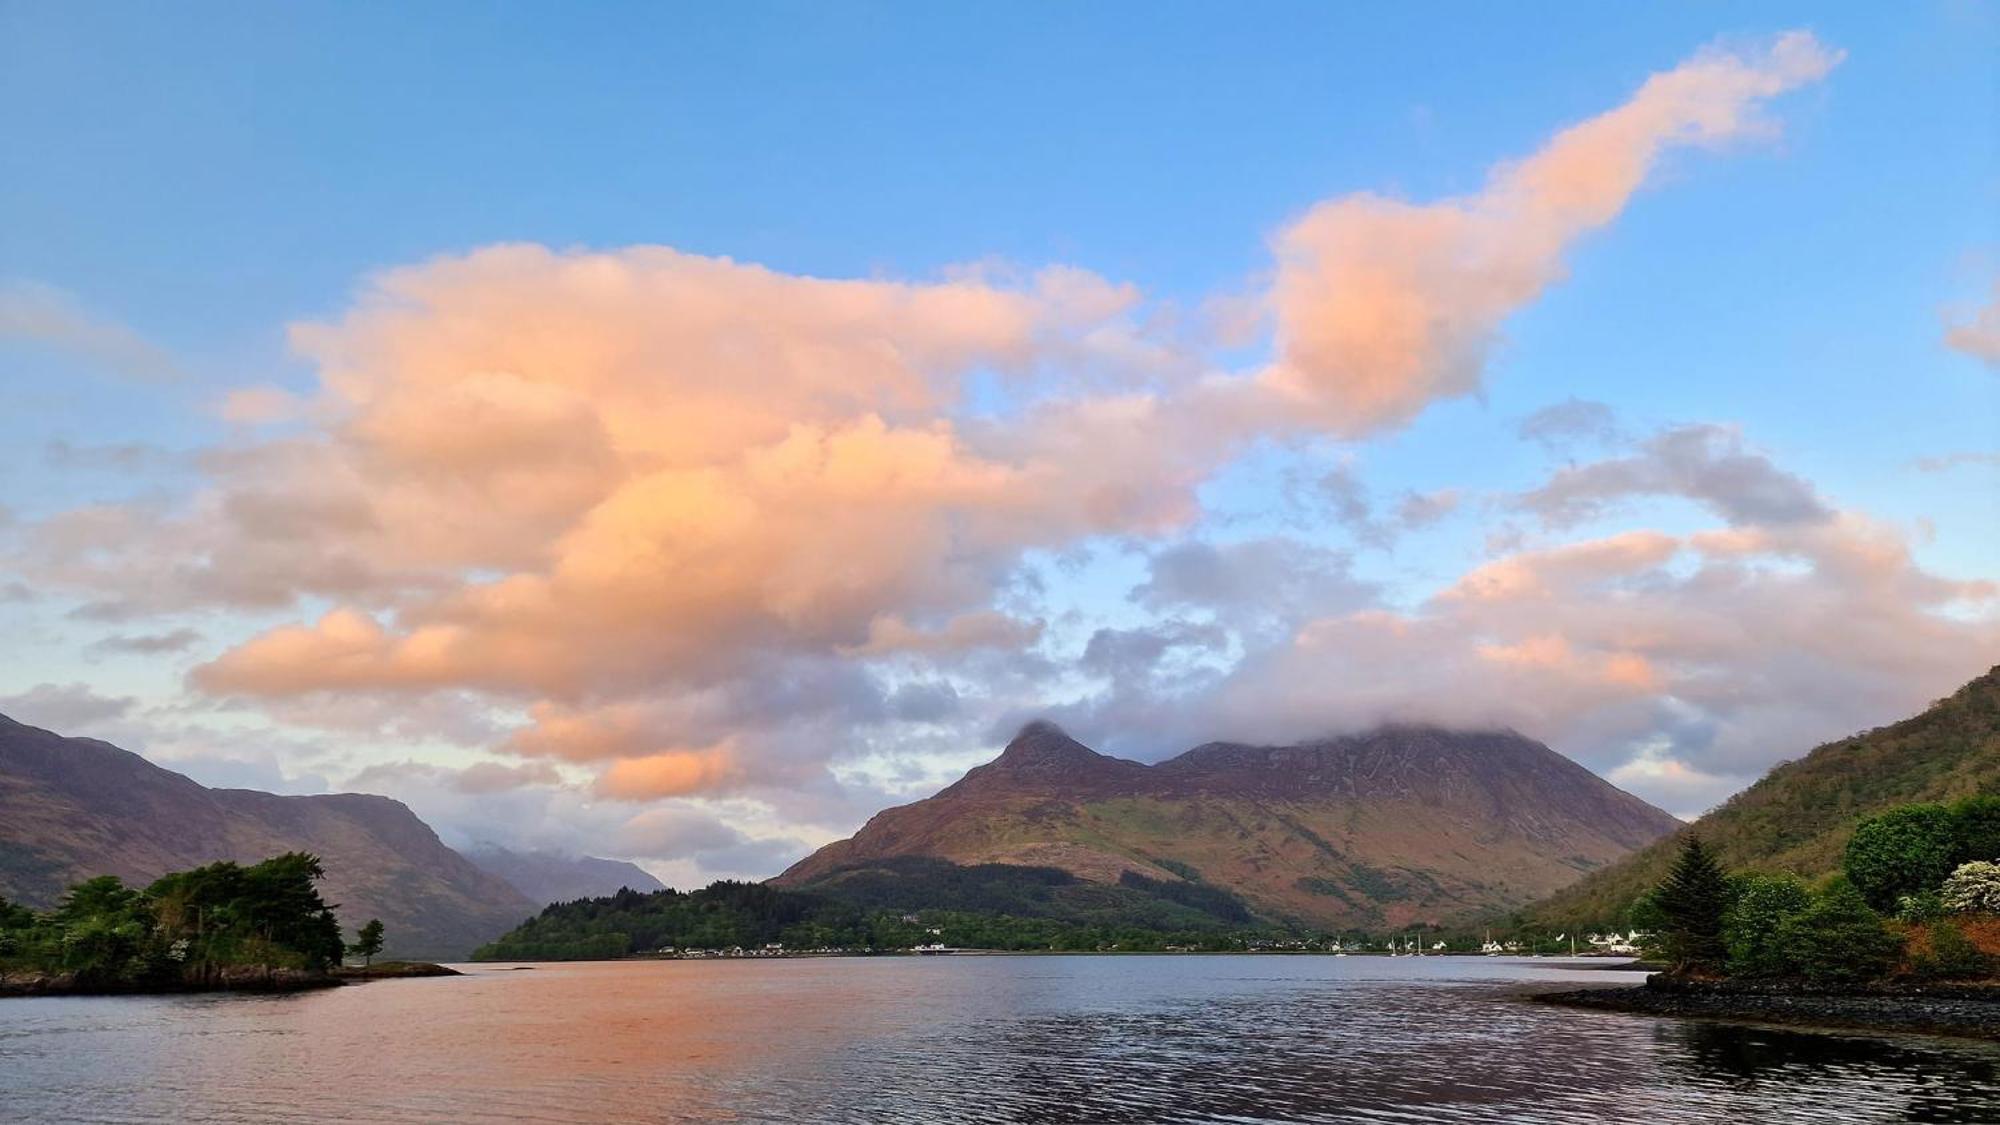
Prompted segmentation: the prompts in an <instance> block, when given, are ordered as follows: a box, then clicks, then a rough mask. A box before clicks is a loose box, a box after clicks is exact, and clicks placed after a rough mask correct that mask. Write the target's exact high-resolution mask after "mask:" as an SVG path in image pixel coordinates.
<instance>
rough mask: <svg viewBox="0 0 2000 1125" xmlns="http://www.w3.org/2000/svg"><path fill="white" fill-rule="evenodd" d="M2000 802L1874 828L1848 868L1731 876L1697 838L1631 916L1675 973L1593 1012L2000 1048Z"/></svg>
mask: <svg viewBox="0 0 2000 1125" xmlns="http://www.w3.org/2000/svg"><path fill="white" fill-rule="evenodd" d="M1996 856H2000V797H1993V796H1975V797H1969V798H1966V799H1964V800H1961V801H1959V802H1957V803H1955V804H1952V805H1943V804H1935V803H1929V804H1913V805H1904V806H1900V807H1897V808H1892V809H1889V810H1888V811H1886V812H1883V813H1880V814H1878V815H1876V816H1872V817H1869V818H1867V819H1865V820H1863V821H1861V822H1860V823H1859V824H1858V825H1857V826H1856V827H1855V830H1854V833H1853V836H1852V837H1851V838H1850V840H1849V842H1848V844H1847V848H1846V851H1845V853H1844V855H1843V857H1842V869H1841V871H1840V872H1839V873H1837V874H1835V875H1832V876H1829V877H1828V878H1826V879H1825V880H1823V881H1821V882H1820V883H1819V884H1818V885H1816V886H1808V885H1807V884H1806V883H1805V882H1804V881H1802V880H1800V879H1799V878H1797V877H1796V876H1793V875H1786V874H1769V873H1762V872H1739V873H1730V872H1727V871H1725V870H1724V869H1723V868H1722V866H1721V865H1720V864H1719V863H1718V862H1717V861H1716V860H1715V858H1714V856H1713V855H1712V854H1711V853H1710V852H1709V850H1708V848H1707V847H1706V846H1705V845H1704V844H1703V843H1702V841H1701V839H1700V838H1699V837H1698V836H1697V835H1695V834H1693V833H1689V834H1688V835H1687V836H1686V837H1685V838H1684V839H1683V840H1682V843H1681V850H1680V854H1679V856H1678V857H1677V858H1676V860H1675V862H1674V866H1673V868H1672V870H1671V871H1669V872H1668V874H1667V876H1666V878H1665V879H1664V880H1662V881H1661V883H1660V884H1659V886H1657V887H1655V888H1654V889H1653V890H1652V891H1651V892H1649V893H1648V894H1646V895H1645V896H1644V897H1642V898H1641V899H1640V900H1639V902H1638V903H1636V904H1635V905H1634V907H1633V910H1632V920H1633V922H1634V923H1635V924H1636V925H1637V926H1639V927H1641V928H1644V929H1647V930H1650V931H1652V932H1653V933H1654V934H1655V936H1656V941H1657V948H1658V952H1659V953H1660V954H1662V955H1663V956H1664V958H1665V960H1666V962H1667V964H1668V968H1667V969H1666V970H1664V971H1662V972H1659V973H1655V974H1653V975H1652V976H1650V977H1648V978H1647V979H1646V982H1645V983H1644V984H1643V985H1640V986H1637V987H1630V988H1587V989H1579V990H1574V991H1567V992H1555V993H1544V994H1541V995H1538V996H1536V997H1535V999H1538V1000H1541V1001H1544V1002H1547V1003H1553V1004H1563V1005H1567V1006H1571V1007H1578V1008H1591V1009H1597V1010H1606V1011H1621V1012H1634V1013H1643V1014H1648V1015H1663V1016H1684V1017H1695V1018H1710V1019H1731V1020H1741V1021H1751V1022H1759V1023H1777V1024H1792V1025H1808V1026H1820V1027H1848V1028H1862V1029H1868V1030H1886V1031H1908V1032H1920V1033H1927V1034H1943V1035H1963V1036H1973V1037H1977V1038H1982V1039H2000V861H1996V860H1995V858H1994V857H1996Z"/></svg>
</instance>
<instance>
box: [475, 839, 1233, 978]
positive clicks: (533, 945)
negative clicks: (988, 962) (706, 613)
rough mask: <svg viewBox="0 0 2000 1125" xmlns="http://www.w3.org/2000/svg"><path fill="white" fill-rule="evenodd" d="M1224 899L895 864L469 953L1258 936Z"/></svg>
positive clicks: (1181, 890)
mask: <svg viewBox="0 0 2000 1125" xmlns="http://www.w3.org/2000/svg"><path fill="white" fill-rule="evenodd" d="M1255 928H1256V927H1255V924H1254V919H1253V918H1252V916H1251V914H1250V912H1249V910H1247V909H1246V908H1245V907H1244V905H1243V904H1242V903H1241V902H1240V901H1238V900H1237V899H1236V898H1234V897H1233V896H1231V895H1229V894H1227V893H1225V892H1222V891H1218V890H1216V889H1214V888H1211V887H1204V886H1201V885H1199V884H1195V883H1188V882H1184V881H1175V882H1171V883H1168V882H1160V881H1156V880H1151V879H1147V878H1144V877H1142V876H1138V875H1131V874H1128V875H1126V877H1125V878H1124V879H1123V880H1122V881H1120V882H1119V883H1117V884H1105V883H1093V882H1091V881H1089V880H1087V879H1079V878H1077V877H1076V876H1074V875H1071V874H1070V873H1068V872H1066V871H1058V870H1056V869H1054V868H1050V867H1021V866H1015V865H1011V864H974V865H971V866H959V865H956V864H952V863H948V862H946V861H944V860H938V859H922V858H916V857H903V858H898V859H888V860H882V861H880V862H879V863H878V864H876V865H873V866H871V867H868V868H864V869H856V870H852V871H847V872H842V873H839V874H836V875H835V876H833V877H832V878H830V879H827V880H824V881H822V882H820V883H818V884H815V885H814V886H813V887H812V888H810V889H808V890H794V889H788V888H780V887H773V886H771V885H769V884H758V883H735V882H729V881H722V882H717V883H714V884H711V885H710V886H708V887H705V888H703V889H701V890H698V891H690V892H685V893H684V892H681V891H673V890H662V891H655V892H653V893H651V894H641V893H639V892H638V891H634V890H621V891H619V892H618V893H616V894H613V895H606V896H603V897H600V898H594V899H584V900H579V901H575V902H560V903H553V904H551V905H549V906H547V907H545V908H543V910H542V912H541V913H540V914H538V915H536V916H535V917H533V918H530V919H528V920H527V921H526V922H523V923H522V924H521V925H520V926H518V927H516V928H514V929H513V930H510V931H509V932H507V933H506V934H504V935H502V936H501V937H499V938H497V939H496V940H494V941H493V942H492V943H490V944H488V945H485V946H482V947H480V949H479V950H478V951H477V952H476V953H475V954H474V956H475V958H476V959H479V960H499V961H506V960H544V959H547V960H570V959H582V958H600V957H624V956H627V955H630V954H634V953H649V952H652V951H654V950H658V949H662V948H674V949H710V950H714V949H729V948H731V947H741V948H745V949H754V948H758V947H761V946H763V945H765V944H767V943H772V942H777V943H782V944H784V945H786V946H788V947H790V948H792V949H795V950H797V949H824V948H840V949H864V948H866V949H908V948H910V947H912V946H917V945H926V944H930V943H932V942H939V943H947V942H948V943H950V944H954V945H962V946H966V947H970V948H976V949H1161V948H1164V947H1165V946H1167V945H1168V944H1181V945H1195V946H1204V947H1214V948H1240V947H1241V940H1242V938H1243V937H1244V936H1246V934H1248V933H1250V932H1252V931H1254V930H1255Z"/></svg>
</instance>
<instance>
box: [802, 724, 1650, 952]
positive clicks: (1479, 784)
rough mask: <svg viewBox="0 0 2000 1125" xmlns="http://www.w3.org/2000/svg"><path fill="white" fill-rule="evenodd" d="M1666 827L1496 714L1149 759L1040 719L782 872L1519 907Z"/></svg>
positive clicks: (1295, 919) (1357, 905) (1397, 920)
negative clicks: (1475, 726)
mask: <svg viewBox="0 0 2000 1125" xmlns="http://www.w3.org/2000/svg"><path fill="white" fill-rule="evenodd" d="M1679 827H1681V822H1680V821H1678V820H1676V819H1675V818H1674V817H1672V816H1670V815H1668V814H1667V813H1665V812H1662V811H1661V810H1659V809H1657V808H1654V807H1653V806H1651V805H1649V804H1647V803H1646V802H1644V801H1642V800H1640V799H1639V798H1637V797H1634V796H1632V795H1631V794H1629V793H1626V792H1624V791H1622V790H1620V789H1617V788H1616V787H1614V786H1612V785H1611V784H1610V783H1608V782H1606V781H1604V780H1603V779H1602V778H1599V777H1598V776H1597V775H1596V774H1593V773H1591V772H1590V771H1589V770H1587V769H1584V768H1583V767H1582V766H1579V765H1577V764H1576V763H1574V762H1572V761H1570V760H1569V759H1567V758H1565V757H1563V756H1562V755H1560V754H1558V753H1556V752H1555V751H1553V750H1550V749H1549V748H1548V747H1546V746H1544V745H1542V744H1541V743H1538V742H1534V741H1532V740H1530V739H1527V738H1523V737H1522V736H1520V735H1517V734H1513V733H1510V732H1455V731H1447V730H1442V729H1437V728H1432V727H1389V728H1383V729H1380V730H1376V731H1373V732H1370V733H1367V734H1362V735H1355V736H1350V737H1343V738H1335V739H1328V740H1324V741H1319V742H1311V743H1303V744H1300V745H1295V746H1247V745H1241V744H1237V743H1226V742H1216V743H1209V744H1206V745H1203V746H1197V747H1195V748H1194V749H1192V750H1189V751H1187V752H1186V753H1184V754H1182V755H1180V756H1179V757H1176V758H1172V759H1170V760H1168V761H1164V762H1161V763H1159V764H1157V765H1150V766H1149V765H1142V764H1140V763H1138V762H1132V761H1126V760H1123V759H1119V758H1112V757H1107V756H1105V755H1103V754H1099V753H1097V752H1096V751H1094V750H1091V749H1090V748H1089V747H1087V746H1084V745H1083V744H1082V743H1079V742H1077V741H1076V740H1075V739H1072V738H1070V737H1069V736H1068V735H1067V734H1065V733H1063V732H1062V731H1061V730H1060V729H1058V728H1056V727H1054V726H1052V725H1050V724H1046V723H1034V724H1030V725H1029V726H1028V727H1026V728H1024V729H1023V730H1022V731H1021V733H1020V734H1019V735H1018V736H1017V737H1016V738H1015V739H1014V740H1013V741H1012V742H1011V743H1009V744H1008V746H1007V748H1006V750H1005V751H1004V752H1003V753H1002V754H1001V755H1000V756H999V757H998V758H997V759H995V760H994V761H992V762H989V763H987V764H986V765H983V766H979V767H977V768H975V769H973V770H971V771H970V772H968V773H967V774H966V775H965V776H964V777H963V778H961V779H960V780H959V781H958V782H956V783H954V784H953V785H951V786H949V787H947V788H946V789H944V790H943V791H941V792H939V793H938V794H937V795H935V796H933V797H930V798H927V799H925V800H922V801H918V802H916V803H914V804H909V805H903V806H900V807H898V808H892V809H887V810H884V811H883V812H881V813H879V814H877V815H876V816H875V817H874V818H873V819H871V820H870V821H869V822H868V823H867V824H866V825H865V826H863V827H862V829H861V830H860V831H859V832H857V833H855V834H854V836H852V837H851V838H849V839H846V840H841V841H838V842H835V843H832V844H829V845H827V846H826V847H824V848H821V849H820V850H819V851H817V852H815V853H813V854H812V855H810V856H808V857H806V858H805V859H804V860H801V861H800V862H799V863H798V864H796V865H794V866H793V867H792V868H791V869H790V870H788V871H786V872H785V873H784V874H783V875H781V876H779V878H778V879H777V880H776V882H777V883H778V884H779V885H781V886H793V887H807V886H810V887H815V888H818V889H823V890H828V891H838V889H839V888H840V887H841V885H842V884H843V883H846V882H850V881H855V880H868V881H869V882H870V884H871V893H872V895H873V897H874V898H875V899H876V900H877V901H881V902H887V901H889V897H890V896H889V895H888V892H886V891H885V890H883V888H882V884H883V883H884V881H885V880H886V879H889V878H890V877H891V876H892V875H893V873H894V870H895V868H896V864H895V863H894V861H896V860H900V859H904V858H907V857H928V858H932V859H939V860H948V861H950V862H952V863H956V864H996V863H997V864H1012V865H1020V866H1027V867H1045V868H1057V869H1060V870H1062V871H1066V872H1069V873H1070V874H1072V875H1075V876H1079V877H1081V878H1083V879H1086V880H1090V881H1094V882H1098V883H1103V884H1117V883H1120V882H1121V881H1124V882H1127V883H1128V884H1129V883H1130V882H1131V881H1132V880H1133V879H1134V878H1137V879H1144V880H1149V881H1155V880H1156V881H1162V882H1166V883H1169V884H1172V883H1182V884H1190V885H1198V886H1202V887H1207V888H1212V889H1215V890H1220V891H1225V892H1227V893H1229V894H1232V895H1234V896H1236V897H1237V898H1239V899H1240V900H1241V901H1242V902H1244V903H1245V904H1246V905H1247V906H1248V907H1249V909H1250V910H1251V911H1253V912H1254V913H1255V914H1256V915H1258V916H1259V917H1261V918H1263V919H1265V920H1268V921H1272V922H1278V923H1286V924H1296V925H1309V926H1319V927H1357V928H1379V927H1393V926H1401V925H1405V924H1408V923H1411V922H1417V921H1448V920H1454V919H1458V920H1463V919H1466V918H1471V917H1475V916H1478V915H1481V914H1488V913H1492V912H1495V911H1500V910H1505V909H1508V908H1512V907H1518V906H1520V905H1522V904H1524V903H1528V902H1531V901H1534V900H1536V899H1538V898H1541V897H1543V896H1546V895H1548V894H1550V893H1551V892H1553V891H1555V890H1557V889H1559V888H1561V887H1563V886H1566V885H1568V884H1569V883H1572V882H1574V881H1575V880H1576V879H1578V878H1580V877H1582V876H1583V875H1584V874H1586V873H1587V872H1590V871H1593V870H1596V869H1598V868H1601V867H1603V866H1605V865H1606V864H1609V863H1611V862H1613V861H1615V860H1617V859H1619V858H1621V857H1623V856H1625V855H1627V854H1629V853H1631V852H1632V851H1634V850H1635V849H1638V848H1641V847H1644V846H1646V845H1648V844H1650V843H1652V842H1653V841H1655V840H1658V839H1660V838H1661V837H1662V836H1665V835H1668V834H1669V833H1672V832H1673V831H1675V830H1676V829H1677V828H1679ZM915 893H920V892H916V891H913V894H915ZM901 905H906V906H909V907H912V908H916V907H922V906H925V905H927V904H926V903H923V902H918V901H912V902H908V903H903V904H901Z"/></svg>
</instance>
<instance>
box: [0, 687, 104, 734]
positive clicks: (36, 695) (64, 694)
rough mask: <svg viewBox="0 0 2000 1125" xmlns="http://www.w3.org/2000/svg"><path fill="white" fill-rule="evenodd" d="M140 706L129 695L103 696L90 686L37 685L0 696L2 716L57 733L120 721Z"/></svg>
mask: <svg viewBox="0 0 2000 1125" xmlns="http://www.w3.org/2000/svg"><path fill="white" fill-rule="evenodd" d="M136 703H137V701H136V700H134V699H133V698H132V697H130V696H124V695H119V696H111V695H100V694H98V693H97V692H96V691H95V690H93V689H92V688H91V687H90V686H89V685H87V684H36V685H35V686H34V687H31V688H29V689H28V690H26V691H23V692H17V693H15V694H13V695H5V696H0V714H4V715H6V716H8V717H9V718H12V719H15V720H17V721H19V722H23V723H28V724H30V725H32V726H38V727H45V728H47V729H49V730H52V731H55V732H56V733H58V734H71V733H74V732H75V731H77V730H79V729H81V728H85V727H90V726H94V725H97V724H100V723H104V722H107V721H109V720H113V719H120V718H123V717H125V716H126V715H127V714H129V713H130V712H131V710H132V708H133V706H134V705H135V704H136Z"/></svg>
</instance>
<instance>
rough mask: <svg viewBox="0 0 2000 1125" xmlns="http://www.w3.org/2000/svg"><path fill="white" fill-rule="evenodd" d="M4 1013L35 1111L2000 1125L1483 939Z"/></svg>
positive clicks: (1914, 1069) (1980, 1097) (679, 967)
mask: <svg viewBox="0 0 2000 1125" xmlns="http://www.w3.org/2000/svg"><path fill="white" fill-rule="evenodd" d="M470 969H471V975H469V976H466V977H458V978H440V979H429V980H404V981H382V982H378V983H373V984H368V985H363V986H358V987H351V988H342V989H336V990H332V991H328V992H315V993H307V994H300V995H292V996H183V997H112V998H65V999H36V1000H3V1001H0V1118H4V1119H7V1120H10V1121H11V1120H29V1121H106V1122H128V1121H129V1122H142V1121H143V1122H154V1121H161V1120H182V1121H213V1122H259V1123H262V1122H294V1121H311V1122H323V1121H358V1122H385V1121H395V1122H404V1121H452V1122H458V1121H510V1122H535V1121H703V1122H706V1121H715V1122H855V1123H868V1125H876V1123H893V1122H936V1121H944V1122H1002V1121H1008V1122H1015V1121H1019V1122H1068V1121H1090V1122H1182V1121H1188V1122H1194V1121H1202V1122H1248V1121H1358V1122H1508V1123H1517V1122H1612V1121H1640V1122H1647V1123H1649V1125H1650V1123H1658V1122H1728V1123H1729V1125H1761V1123H1774V1122H1811V1123H1812V1125H1828V1123H1831V1122H1849V1121H1854V1122H1870V1121H1966V1122H2000V1047H1993V1046H1988V1045H1985V1044H1979V1043H1971V1042H1958V1041H1951V1040H1942V1039H1925V1038H1918V1037H1873V1036H1862V1035H1834V1034H1818V1033H1809V1032H1797V1031H1778V1030H1769V1029H1762V1028H1744V1027H1733V1026H1728V1025H1722V1024H1703V1023H1690V1022H1678V1021H1669V1020H1657V1019H1652V1018H1647V1017H1640V1016H1625V1015H1616V1014H1608V1013H1594V1012H1577V1011H1569V1010H1566V1009H1560V1008H1551V1007H1546V1006H1543V1005H1539V1004H1529V1003H1523V1002H1521V1001H1519V1000H1516V999H1513V998H1512V994H1513V993H1514V992H1516V991H1517V990H1518V989H1519V988H1520V984H1521V982H1523V981H1534V982H1551V983H1553V982H1560V981H1564V980H1573V981H1580V982H1588V983H1598V984H1610V983H1623V982H1629V981H1632V980H1635V979H1637V978H1636V976H1635V975H1634V974H1628V973H1618V972H1602V971H1582V970H1565V969H1562V968H1560V967H1557V966H1556V965H1555V964H1554V963H1552V962H1547V961H1543V962H1509V961H1501V960H1497V959H1481V958H1399V959H1389V958H1380V957H1349V958H1332V957H1283V956H1241V957H1221V956H1178V957H1177V956H1161V957H1057V956H1047V957H946V958H882V959H843V960H795V961H722V962H718V961H708V962H702V961H669V962H628V963H610V964H575V965H543V966H538V967H536V968H534V969H532V970H529V971H520V972H511V971H506V970H504V969H501V968H497V967H495V966H473V967H470Z"/></svg>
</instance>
